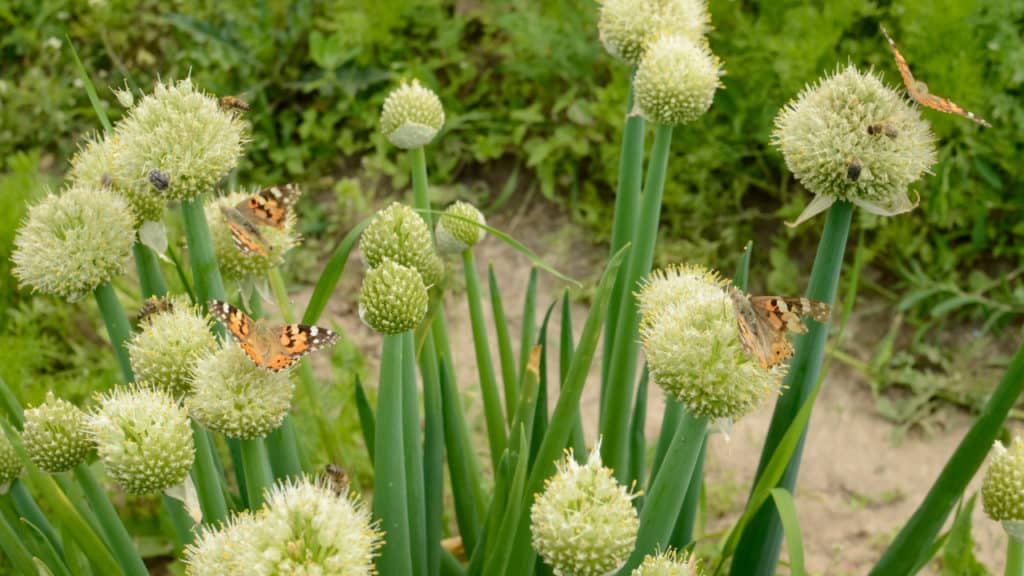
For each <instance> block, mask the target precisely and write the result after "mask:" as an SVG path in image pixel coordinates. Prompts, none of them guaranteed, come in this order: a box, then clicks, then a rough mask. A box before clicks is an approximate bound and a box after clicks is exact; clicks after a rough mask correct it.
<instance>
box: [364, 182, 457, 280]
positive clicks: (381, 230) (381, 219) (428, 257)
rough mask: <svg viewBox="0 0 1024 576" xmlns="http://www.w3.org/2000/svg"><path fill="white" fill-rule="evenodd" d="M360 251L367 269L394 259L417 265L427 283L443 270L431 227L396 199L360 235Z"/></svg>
mask: <svg viewBox="0 0 1024 576" xmlns="http://www.w3.org/2000/svg"><path fill="white" fill-rule="evenodd" d="M359 251H360V252H361V253H362V255H363V264H364V265H365V266H366V267H367V268H376V267H377V266H380V265H381V263H383V262H384V261H385V260H391V261H392V262H395V263H396V264H401V265H402V266H408V267H409V268H415V269H416V270H417V271H418V272H419V273H420V276H422V277H423V283H424V284H426V285H428V286H431V285H433V284H436V283H437V282H439V281H440V279H441V273H442V272H443V269H441V268H439V266H438V262H437V259H438V256H437V252H435V251H434V242H433V241H432V240H431V237H430V228H428V227H427V223H426V222H424V221H423V218H420V216H419V214H416V212H415V211H414V210H413V209H412V208H409V207H408V206H406V205H405V204H399V203H398V202H393V203H392V204H391V205H390V206H388V207H387V208H385V209H383V210H381V211H380V212H377V214H376V215H375V216H374V217H373V220H372V221H371V222H370V224H369V225H368V226H367V227H366V229H365V230H363V233H362V235H360V236H359Z"/></svg>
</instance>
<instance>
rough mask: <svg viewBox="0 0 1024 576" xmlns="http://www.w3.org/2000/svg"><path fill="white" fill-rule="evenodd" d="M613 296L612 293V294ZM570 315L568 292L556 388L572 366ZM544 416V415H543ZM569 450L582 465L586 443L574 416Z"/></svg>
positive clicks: (559, 349) (577, 420) (563, 294)
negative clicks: (574, 420)
mask: <svg viewBox="0 0 1024 576" xmlns="http://www.w3.org/2000/svg"><path fill="white" fill-rule="evenodd" d="M613 294H614V293H613ZM572 338H573V336H572V314H571V311H570V308H569V291H568V290H566V291H565V292H563V293H562V329H561V333H560V335H559V343H558V386H559V387H561V386H562V383H563V382H565V377H566V376H568V375H569V365H570V364H572V355H573V341H572ZM545 415H546V413H545ZM569 448H572V452H573V455H574V456H576V461H577V462H580V463H583V462H584V461H585V460H586V458H587V443H586V441H585V439H584V437H583V420H582V419H581V418H580V415H579V414H577V415H576V422H574V423H573V425H572V435H571V436H570V437H569Z"/></svg>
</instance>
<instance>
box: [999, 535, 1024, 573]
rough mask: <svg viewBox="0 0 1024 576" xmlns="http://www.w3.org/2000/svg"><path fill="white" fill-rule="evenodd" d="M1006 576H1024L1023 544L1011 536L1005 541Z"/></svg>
mask: <svg viewBox="0 0 1024 576" xmlns="http://www.w3.org/2000/svg"><path fill="white" fill-rule="evenodd" d="M1003 574H1005V575H1006V576H1024V543H1021V541H1020V540H1017V539H1016V538H1014V537H1013V536H1008V537H1007V539H1006V570H1005V571H1004V572H1003Z"/></svg>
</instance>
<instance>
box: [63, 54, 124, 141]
mask: <svg viewBox="0 0 1024 576" xmlns="http://www.w3.org/2000/svg"><path fill="white" fill-rule="evenodd" d="M64 39H65V40H66V41H67V43H68V47H70V48H71V56H72V57H73V58H74V59H75V69H76V70H77V71H78V77H79V78H80V79H81V80H82V86H84V87H85V93H86V95H87V96H89V103H90V104H92V109H93V111H94V112H96V117H97V118H99V120H100V124H103V129H104V130H106V131H107V132H110V131H111V130H112V129H113V127H112V126H111V125H110V119H109V118H107V113H106V112H104V111H103V105H102V104H101V103H100V98H99V96H97V95H96V86H95V85H93V83H92V78H90V77H89V72H88V71H87V70H86V69H85V65H84V64H82V59H81V58H79V57H78V50H75V43H74V42H72V41H71V37H70V36H68V35H67V34H65V35H64Z"/></svg>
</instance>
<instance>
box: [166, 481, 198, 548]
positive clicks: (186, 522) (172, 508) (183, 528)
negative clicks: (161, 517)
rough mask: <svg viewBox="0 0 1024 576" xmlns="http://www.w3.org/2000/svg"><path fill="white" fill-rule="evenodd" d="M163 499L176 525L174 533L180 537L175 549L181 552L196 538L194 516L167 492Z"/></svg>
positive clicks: (168, 513) (172, 521)
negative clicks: (193, 528)
mask: <svg viewBox="0 0 1024 576" xmlns="http://www.w3.org/2000/svg"><path fill="white" fill-rule="evenodd" d="M162 499H163V501H164V508H166V509H167V515H168V516H169V517H170V518H171V524H172V525H173V526H174V535H175V536H177V538H178V546H176V547H175V550H176V551H177V552H181V550H182V548H184V547H185V546H188V545H189V544H191V543H192V540H193V539H194V538H195V534H194V533H193V532H192V526H193V524H192V518H191V517H190V516H189V515H188V512H187V511H186V510H185V505H184V504H182V502H181V501H180V500H175V499H174V498H171V497H170V496H168V495H166V494H164V495H163V496H162Z"/></svg>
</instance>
